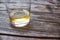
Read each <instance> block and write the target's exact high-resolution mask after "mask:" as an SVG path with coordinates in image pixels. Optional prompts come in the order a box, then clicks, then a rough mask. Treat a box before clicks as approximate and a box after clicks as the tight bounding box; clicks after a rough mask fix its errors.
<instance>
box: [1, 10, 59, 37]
mask: <svg viewBox="0 0 60 40" xmlns="http://www.w3.org/2000/svg"><path fill="white" fill-rule="evenodd" d="M59 17H60V15H59V14H52V13H51V14H49V13H31V22H30V25H29V27H26V28H23V29H21V28H20V29H16V28H12V27H11V26H10V24H9V18H8V13H7V12H6V11H0V33H4V34H13V35H23V36H37V37H60V18H59Z"/></svg>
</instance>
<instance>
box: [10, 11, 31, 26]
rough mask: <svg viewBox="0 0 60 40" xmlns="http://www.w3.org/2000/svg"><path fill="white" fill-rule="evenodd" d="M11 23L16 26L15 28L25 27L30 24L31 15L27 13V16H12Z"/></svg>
mask: <svg viewBox="0 0 60 40" xmlns="http://www.w3.org/2000/svg"><path fill="white" fill-rule="evenodd" d="M22 12H23V11H22ZM23 14H24V13H23ZM10 21H11V24H12V25H14V26H15V27H24V26H26V25H28V24H29V22H30V15H29V13H25V16H23V15H19V14H17V15H15V17H14V15H12V17H10Z"/></svg>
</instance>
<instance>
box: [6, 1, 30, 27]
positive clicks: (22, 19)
mask: <svg viewBox="0 0 60 40" xmlns="http://www.w3.org/2000/svg"><path fill="white" fill-rule="evenodd" d="M19 4H20V6H19V7H15V8H14V7H13V8H9V7H7V9H8V13H9V19H10V24H11V25H13V26H14V27H25V26H27V25H28V24H29V22H30V8H31V4H30V0H28V1H20V3H19ZM14 6H15V5H14Z"/></svg>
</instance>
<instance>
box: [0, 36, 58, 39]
mask: <svg viewBox="0 0 60 40" xmlns="http://www.w3.org/2000/svg"><path fill="white" fill-rule="evenodd" d="M0 40H59V39H40V38H26V37H12V36H3V35H0Z"/></svg>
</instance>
